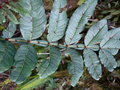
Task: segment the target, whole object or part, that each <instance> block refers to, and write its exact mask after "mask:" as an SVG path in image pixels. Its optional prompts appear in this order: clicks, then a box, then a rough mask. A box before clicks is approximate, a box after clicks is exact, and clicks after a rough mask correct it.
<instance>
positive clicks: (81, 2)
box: [77, 0, 86, 5]
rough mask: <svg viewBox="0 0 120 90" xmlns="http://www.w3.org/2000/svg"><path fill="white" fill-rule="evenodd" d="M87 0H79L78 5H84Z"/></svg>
mask: <svg viewBox="0 0 120 90" xmlns="http://www.w3.org/2000/svg"><path fill="white" fill-rule="evenodd" d="M85 1H86V0H79V2H78V3H77V5H82V4H83V3H84V2H85Z"/></svg>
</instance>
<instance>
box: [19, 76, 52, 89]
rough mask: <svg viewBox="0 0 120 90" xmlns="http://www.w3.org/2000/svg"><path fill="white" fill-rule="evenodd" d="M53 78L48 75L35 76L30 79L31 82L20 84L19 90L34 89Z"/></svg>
mask: <svg viewBox="0 0 120 90" xmlns="http://www.w3.org/2000/svg"><path fill="white" fill-rule="evenodd" d="M50 79H51V78H50V77H47V78H39V77H37V78H34V79H32V80H30V81H29V82H26V83H24V84H23V85H21V86H19V87H18V88H17V90H31V89H34V88H36V87H38V86H40V85H42V84H44V83H46V82H47V81H49V80H50Z"/></svg>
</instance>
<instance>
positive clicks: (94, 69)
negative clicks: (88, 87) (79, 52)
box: [83, 49, 102, 80]
mask: <svg viewBox="0 0 120 90" xmlns="http://www.w3.org/2000/svg"><path fill="white" fill-rule="evenodd" d="M83 54H84V62H85V66H86V67H87V69H88V71H89V73H90V74H91V75H92V77H93V78H94V79H95V80H99V79H100V78H101V75H102V68H101V64H100V62H99V60H98V57H97V55H96V53H95V52H93V51H92V50H90V49H85V50H84V53H83Z"/></svg>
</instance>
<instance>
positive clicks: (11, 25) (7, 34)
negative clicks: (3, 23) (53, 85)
mask: <svg viewBox="0 0 120 90" xmlns="http://www.w3.org/2000/svg"><path fill="white" fill-rule="evenodd" d="M15 31H16V24H14V23H12V22H10V23H9V25H8V27H7V29H5V30H4V31H3V38H11V37H12V36H13V35H14V33H15Z"/></svg>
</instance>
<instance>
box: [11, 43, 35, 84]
mask: <svg viewBox="0 0 120 90" xmlns="http://www.w3.org/2000/svg"><path fill="white" fill-rule="evenodd" d="M36 64H37V52H36V50H35V49H34V48H33V47H32V46H31V45H21V46H20V48H19V49H18V50H17V53H16V55H15V68H14V69H13V70H12V72H11V75H10V78H11V80H12V81H14V82H16V83H17V84H21V83H22V82H23V81H25V80H26V79H27V77H28V76H30V74H31V71H32V70H33V69H34V68H35V65H36Z"/></svg>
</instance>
